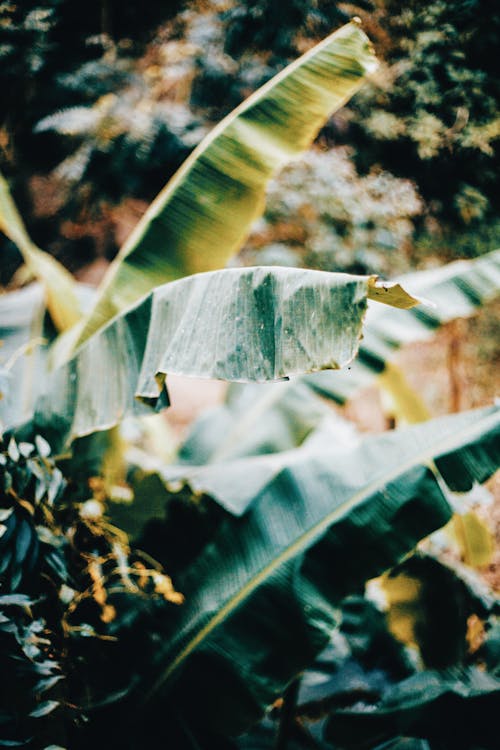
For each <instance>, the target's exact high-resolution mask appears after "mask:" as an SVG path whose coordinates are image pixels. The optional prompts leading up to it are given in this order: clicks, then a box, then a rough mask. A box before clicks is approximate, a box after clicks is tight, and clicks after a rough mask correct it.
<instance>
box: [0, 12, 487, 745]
mask: <svg viewBox="0 0 500 750" xmlns="http://www.w3.org/2000/svg"><path fill="white" fill-rule="evenodd" d="M4 5H5V4H4ZM64 5H65V4H64V3H62V4H57V3H54V4H53V5H52V4H50V8H49V6H47V8H45V10H46V14H45V16H44V18H45V19H46V23H47V29H49V30H50V29H52V28H55V27H57V23H56V21H57V17H58V16H57V14H58V13H59V12H60V11H61V12H62V11H63V10H64ZM319 5H320V6H321V8H320V9H319V11H318V15H317V18H316V22H317V23H318V25H319V26H320V27H321V26H322V24H324V23H325V22H326V21H325V19H326V20H329V19H330V16H329V12H332V11H328V8H327V5H328V4H325V6H324V7H323V4H319ZM92 7H93V6H92ZM103 7H105V9H106V10H107V15H106V14H105V18H104V21H105V23H106V24H107V25H108V26H107V27H108V30H109V33H111V29H112V28H113V24H112V19H113V18H114V13H113V9H114V4H113V3H109V4H104V6H103ZM273 7H274V6H273V4H272V3H258V4H256V5H255V7H254V8H253V7H250V6H245V7H244V9H243V11H242V13H241V14H240V17H239V16H238V14H237V13H236V14H235V13H234V12H229V14H228V18H229V20H230V22H231V24H233V26H232V28H233V31H234V34H233V37H232V41H231V37H230V38H229V40H228V45H231V44H233V45H234V44H236V43H237V39H238V33H237V32H238V28H239V29H240V33H241V31H242V29H243V28H247V27H248V24H247V21H248V19H250V20H251V21H252V23H253V24H254V27H255V34H256V40H257V42H258V43H259V44H267V43H268V42H267V41H266V40H267V39H268V36H266V34H268V33H269V32H270V29H269V28H268V20H269V19H270V18H272V17H273V15H272V13H271V10H272V8H273ZM2 10H4V12H7V13H8V14H10V15H9V23H8V24H7V27H8V28H9V29H10V30H11V31H14V30H15V29H17V28H18V26H17V25H16V24H19V23H21V25H23V24H24V26H25V27H26V29H28V30H29V24H28V25H26V18H25V17H24V16H23V14H22V12H21V11H20V10H18V9H17V8H16V7H15V6H13V7H12V8H11V7H10V6H9V7H5V8H2ZM39 10H40V9H38V11H39ZM295 10H296V13H297V15H298V16H300V17H301V18H302V16H303V15H304V13H305V12H306V9H305V4H302V3H297V4H296V8H295ZM335 12H337V11H336V10H335ZM16 13H17V14H18V15H17V16H16ZM269 14H270V15H269ZM306 15H307V13H306ZM18 16H19V18H18ZM152 16H153V18H156V16H155V14H154V13H153V12H152ZM130 18H131V16H129V15H125V16H124V17H123V19H122V20H123V23H124V24H126V23H128V21H129V19H130ZM54 19H55V20H54ZM292 20H293V19H292ZM330 20H331V19H330ZM143 21H144V23H145V24H147V23H151V24H152V23H153V22H154V21H153V20H148V19H143ZM120 23H121V22H120ZM238 23H240V26H239V27H238ZM50 24H53V25H52V26H51V25H50ZM54 24H55V26H54ZM241 24H242V25H241ZM119 26H120V25H119V24H118V27H119ZM120 33H122V32H120V31H119V30H118V28H117V31H116V34H117V39H118V38H119V36H120ZM282 34H283V39H282V47H283V49H282V54H289V47H287V44H288V43H289V42H286V40H287V39H288V40H290V38H291V32H290V31H289V29H288V27H286V26H285V27H284V28H283V29H282ZM259 40H260V41H259ZM285 42H286V44H285ZM56 49H57V45H56ZM51 50H52V51H53V48H48V49H47V50H46V52H47V54H49V52H51ZM3 54H6V55H7V56H8V55H12V54H14V51H13V49H11V48H10V47H9V48H8V49H7V50H6V51H5V50H4V52H3ZM44 54H45V52H44ZM42 57H43V56H42ZM30 64H31V63H30ZM33 65H34V63H33ZM375 67H376V62H375V58H374V55H373V51H372V49H371V46H370V44H369V42H368V39H367V37H366V36H365V35H364V33H363V32H362V31H361V29H360V28H359V24H358V23H357V22H351V23H349V24H347V25H346V26H344V27H342V28H341V29H340V30H338V31H337V32H335V33H334V34H332V35H331V36H329V37H327V38H326V39H325V40H324V41H323V42H321V43H320V44H318V45H317V46H315V47H312V48H311V49H310V50H308V51H307V52H306V53H305V54H304V55H303V56H302V57H301V58H299V59H298V60H296V61H295V62H293V63H292V64H291V65H289V66H288V67H286V68H284V69H283V70H282V71H281V72H279V73H278V74H277V76H275V77H274V78H272V79H271V80H270V81H269V82H267V83H266V84H264V86H263V87H261V88H260V89H259V90H258V91H257V92H256V93H254V94H252V95H251V96H250V97H249V99H247V100H246V102H245V103H244V104H243V105H240V106H239V107H237V109H236V110H235V111H234V112H232V113H231V114H229V115H228V116H227V117H226V118H225V119H223V120H222V122H221V123H220V124H219V125H218V126H217V127H216V128H215V129H214V130H213V131H212V132H211V133H210V134H208V135H207V136H206V137H205V139H204V140H203V141H202V142H201V143H200V144H199V145H198V146H197V148H196V149H195V150H194V151H193V152H192V154H191V155H190V156H189V157H188V159H187V160H186V162H185V163H184V165H183V166H182V167H181V168H180V169H179V171H178V172H177V173H176V174H175V175H174V177H173V178H172V179H171V180H170V181H169V182H168V183H167V185H166V187H165V188H164V189H163V190H162V191H161V192H160V194H159V196H158V197H157V198H156V199H155V201H154V202H153V203H152V204H151V206H150V208H149V209H148V211H147V212H146V213H145V215H144V217H143V218H142V220H141V221H140V222H139V224H138V226H137V227H136V229H135V230H134V232H133V233H132V235H131V236H130V237H129V239H128V240H127V241H126V242H125V244H124V246H123V247H122V249H121V251H120V252H119V253H118V255H117V257H116V259H115V260H114V261H113V263H112V265H111V266H110V268H109V270H108V273H107V276H106V277H105V278H104V280H103V282H102V284H101V286H100V288H99V289H98V290H97V292H96V293H95V294H94V293H91V292H89V291H88V290H85V289H82V288H80V287H79V286H78V285H76V284H75V283H74V282H73V280H72V279H71V277H70V276H69V274H67V272H65V271H64V269H62V268H61V266H60V264H59V263H58V262H57V261H56V260H55V259H53V258H50V257H49V256H48V255H46V254H45V253H44V252H43V251H42V250H40V249H39V248H38V247H37V246H36V245H35V244H34V243H33V242H32V240H31V239H30V236H29V234H28V232H27V230H26V228H25V226H24V224H23V220H22V219H21V216H20V214H19V212H18V211H17V209H16V205H15V203H14V200H13V199H12V196H11V194H10V192H9V188H8V184H7V182H5V181H4V180H2V182H1V184H0V188H1V192H0V227H1V228H2V230H3V231H4V233H5V234H6V235H7V237H8V238H9V239H10V240H11V241H12V242H13V243H15V244H16V245H17V246H18V248H19V250H20V251H21V253H22V255H23V258H24V261H25V263H26V265H27V266H28V269H29V272H30V274H31V275H32V276H35V277H37V278H38V280H39V283H38V284H33V285H31V286H28V287H27V288H26V289H21V290H19V291H14V292H10V293H9V294H6V295H4V296H2V297H1V298H0V310H1V311H2V318H1V321H2V322H1V326H2V327H1V329H0V335H1V337H2V339H4V340H5V346H4V350H3V351H4V353H5V356H4V359H3V362H2V368H1V370H0V376H1V381H0V387H1V390H2V396H3V398H2V401H1V402H0V407H1V418H2V431H3V438H2V441H1V443H0V447H1V452H0V490H1V494H0V646H1V652H0V661H1V663H2V669H3V673H4V674H5V675H6V679H5V680H4V681H3V684H2V688H1V698H2V704H1V706H0V745H3V746H11V747H12V746H14V747H15V746H18V747H26V748H36V747H43V748H45V749H46V750H49V748H64V747H66V748H72V749H73V748H75V749H76V750H78V749H79V748H87V747H89V746H94V747H96V748H99V747H102V748H104V747H106V748H115V747H116V748H122V747H131V748H140V747H150V746H151V747H153V746H162V745H165V746H167V747H175V748H179V750H191V749H194V750H195V749H196V748H200V747H201V748H204V749H206V750H209V749H210V748H213V747H217V748H221V749H222V750H224V748H229V749H234V748H238V747H241V748H260V747H262V748H270V747H277V748H307V747H312V748H332V749H335V748H337V749H338V750H340V749H341V748H353V749H354V748H358V749H359V750H361V749H362V748H367V749H368V748H380V749H381V748H382V747H384V748H387V747H394V748H396V747H401V748H404V747H411V748H416V747H419V748H421V750H424V748H425V750H427V749H428V748H432V749H434V750H435V749H436V748H451V747H463V748H464V750H465V748H473V747H474V748H477V749H482V750H489V749H490V748H491V749H493V747H495V733H494V726H493V723H494V718H495V714H494V710H493V707H494V705H495V701H496V700H498V692H499V685H500V683H499V680H498V624H497V622H496V620H495V617H496V616H497V615H498V604H497V601H496V600H495V598H494V596H493V594H492V592H491V591H490V590H489V589H488V588H487V587H486V586H485V584H484V581H483V580H482V579H480V577H479V575H478V574H477V572H476V571H475V570H474V569H473V568H472V567H471V566H468V567H467V565H465V562H471V561H473V560H476V561H477V559H478V558H474V555H472V554H470V555H469V556H468V557H467V556H465V555H461V554H460V545H459V542H457V540H456V539H455V541H453V529H455V532H456V531H457V529H458V528H460V530H461V532H462V537H463V538H465V545H468V546H469V548H470V547H471V544H472V542H473V540H474V539H475V538H476V539H477V536H478V535H479V536H481V534H482V535H483V537H484V536H486V537H488V532H487V529H486V527H485V526H484V524H482V523H481V521H480V518H479V517H478V516H476V515H475V514H474V512H473V511H472V510H471V508H470V507H469V500H468V495H464V493H470V492H476V493H477V492H479V490H478V485H479V483H483V482H485V481H487V480H488V479H489V478H490V477H491V476H492V475H493V474H494V472H495V471H496V469H497V468H498V456H499V442H500V409H499V407H498V406H486V407H483V408H481V409H478V410H475V411H471V412H464V413H461V414H454V415H448V416H445V417H441V418H438V419H433V420H429V421H425V416H426V415H425V414H423V412H422V410H421V407H420V405H419V403H418V400H417V397H416V396H415V394H413V393H411V391H410V389H409V388H408V387H406V386H405V384H404V383H403V381H402V380H401V377H400V373H399V372H398V370H397V369H396V367H395V365H394V364H393V362H392V361H391V358H392V355H393V353H394V351H395V350H396V349H397V348H398V347H400V346H401V345H403V344H405V343H408V342H412V341H415V340H418V339H421V338H425V337H428V336H429V332H430V331H431V330H433V329H435V328H437V327H438V326H439V325H441V324H443V323H446V322H447V321H449V320H451V319H453V318H455V317H459V316H468V315H471V314H473V312H474V311H475V310H476V309H477V308H478V307H479V305H481V304H482V303H484V302H486V301H488V300H489V299H491V298H492V297H493V296H494V295H495V294H496V293H497V292H498V288H499V286H500V283H499V276H498V274H499V267H498V263H499V260H498V252H496V253H490V254H487V255H483V256H482V257H480V258H478V259H476V260H474V261H469V262H465V263H462V262H459V263H456V264H451V265H450V266H447V267H444V268H439V269H435V270H433V271H427V272H425V273H424V274H423V275H422V274H419V275H415V276H410V277H408V278H407V279H404V280H402V281H401V283H394V284H393V283H388V282H381V281H378V280H377V279H376V277H374V276H372V275H370V274H369V273H365V274H361V275H352V274H340V273H334V272H332V271H331V270H312V269H304V268H290V267H287V268H278V267H276V266H272V267H250V268H241V267H233V268H228V269H222V268H221V267H222V266H224V265H225V263H226V261H227V260H228V259H229V257H230V256H231V255H232V254H234V253H235V252H237V251H238V250H239V249H240V248H241V246H242V245H243V243H244V241H245V239H246V237H247V235H248V233H249V231H250V228H251V224H252V222H253V221H254V219H256V218H258V217H259V216H260V215H261V214H262V212H263V210H264V192H265V188H266V185H267V183H268V181H269V180H270V178H271V177H272V176H273V175H274V174H275V173H276V172H277V170H278V169H279V168H281V167H282V166H283V165H284V164H285V163H287V162H288V161H290V160H291V159H292V158H295V157H296V156H297V155H298V153H299V152H300V151H303V150H304V149H306V148H308V147H309V146H310V144H311V142H312V141H313V139H314V138H315V136H316V135H317V133H318V132H319V130H320V128H321V127H322V126H323V125H324V124H325V123H326V122H327V120H328V118H329V117H330V116H331V114H332V112H333V111H335V110H336V109H337V108H338V107H340V106H341V105H342V104H343V103H344V102H345V101H346V100H347V99H348V98H349V97H350V96H351V95H352V94H353V93H354V92H355V91H356V90H357V89H358V88H359V87H360V85H361V84H362V82H363V80H364V78H365V76H366V75H367V74H369V73H370V72H372V71H373V70H374V69H375ZM33 69H34V70H36V66H35V68H33ZM65 116H66V117H67V116H68V113H66V115H65ZM78 116H79V117H81V112H80V113H79V114H78ZM54 117H56V116H54ZM42 122H43V120H42ZM61 122H62V120H60V121H59V122H58V121H57V118H56V119H52V121H51V122H50V121H48V120H47V119H45V122H44V124H43V125H39V130H43V129H45V128H47V129H48V128H49V127H52V126H60V124H61ZM214 268H215V269H217V270H212V269H214ZM364 270H366V269H364ZM420 295H422V297H426V298H428V299H429V300H431V301H432V303H433V304H435V305H437V307H436V308H434V307H432V306H429V304H430V303H429V302H426V301H422V300H421V298H420ZM422 305H423V306H422ZM395 308H396V309H395ZM398 308H399V309H398ZM362 336H364V338H362ZM358 352H359V357H358V359H355V357H356V355H357V353H358ZM342 367H344V368H345V367H350V368H351V369H350V370H344V372H345V373H347V374H346V375H344V373H342V372H334V371H333V370H340V368H342ZM311 373H313V374H312V375H311ZM173 374H181V375H184V376H191V377H192V376H197V377H203V378H208V377H212V378H213V377H216V378H219V379H224V380H227V381H231V386H230V388H229V390H228V393H227V397H226V400H225V402H224V404H223V405H222V406H220V407H219V408H218V409H217V410H216V411H215V412H213V413H212V414H211V415H207V416H204V417H202V419H201V420H200V421H199V422H196V423H195V424H194V425H193V426H192V428H191V431H190V433H189V434H188V436H187V439H186V440H185V442H184V444H183V445H182V446H181V447H180V449H179V451H178V455H177V458H176V460H174V461H171V462H170V463H167V462H166V461H164V460H160V458H159V454H160V452H161V448H164V446H161V445H156V446H155V445H154V442H153V444H152V445H153V448H152V450H151V451H149V452H147V451H146V450H145V447H144V446H143V445H141V444H140V442H141V441H139V444H137V443H138V441H137V440H136V441H135V444H134V441H133V440H132V441H130V440H129V441H127V440H126V435H125V434H124V433H122V434H120V432H119V425H120V423H121V422H122V421H123V420H125V419H126V418H128V419H130V418H131V417H132V418H134V420H137V419H138V418H140V417H142V418H144V416H145V415H150V416H149V420H151V419H155V417H151V415H152V414H153V413H154V412H155V411H161V410H162V409H164V408H166V407H168V405H169V402H170V395H169V392H168V379H169V376H170V375H173ZM377 376H378V378H379V381H380V383H381V384H382V385H383V387H385V388H386V389H389V390H390V391H391V394H392V396H393V398H394V400H395V402H397V404H398V409H399V412H398V414H401V416H403V417H405V418H406V421H410V422H411V421H413V422H422V423H421V424H414V425H412V426H410V427H406V428H400V429H398V430H393V431H389V432H386V433H383V434H381V435H376V436H370V437H366V436H363V435H361V434H360V433H359V432H358V431H357V430H356V428H355V427H354V426H353V425H352V424H350V423H347V422H346V421H345V420H344V419H343V418H341V417H340V416H338V415H337V414H336V413H335V412H333V411H332V408H331V405H330V404H328V403H327V402H326V401H325V400H324V399H322V398H320V396H319V395H318V393H321V394H322V395H323V396H324V395H327V396H328V398H329V399H333V400H336V401H339V402H342V401H344V400H345V399H346V398H349V397H351V396H352V394H353V393H354V392H355V391H356V390H357V389H358V388H360V387H363V386H364V384H365V383H366V382H368V381H370V380H372V379H373V378H374V377H377ZM398 378H399V379H398ZM261 381H282V382H268V383H267V384H262V382H261ZM283 381H284V382H283ZM398 399H399V400H398ZM128 424H129V428H130V429H132V431H133V430H134V429H135V430H136V431H139V433H140V430H144V433H145V432H146V431H147V429H148V424H149V425H151V422H148V421H146V422H144V421H143V422H141V423H139V422H137V421H134V422H132V423H131V422H130V421H129V422H128ZM139 424H140V426H138V425H139ZM140 434H141V433H140ZM163 434H164V433H163ZM161 439H163V437H162V438H161ZM127 443H128V444H127ZM456 493H461V495H460V496H458V495H457V494H456ZM454 514H455V515H454ZM457 517H458V518H459V519H460V521H457ZM443 527H445V530H444V531H441V532H439V534H441V536H439V535H437V536H436V534H435V533H433V532H436V530H438V529H441V528H443ZM445 534H448V537H447V539H448V541H446V542H444V541H443V540H444V539H445V538H446V537H445ZM429 535H431V536H429ZM474 535H475V536H474ZM455 537H457V533H455ZM443 547H444V548H445V549H446V552H447V554H446V555H445V556H443V554H442V549H443ZM457 549H458V550H459V554H457ZM479 557H480V556H479ZM460 558H461V559H460ZM436 602H438V603H439V608H438V615H439V616H440V617H442V618H443V620H442V623H441V624H442V629H439V628H438V629H436V628H435V627H434V620H433V618H435V617H436V614H437V610H436ZM430 623H432V624H430ZM11 686H14V687H13V688H12V687H11ZM457 713H458V714H459V717H458V719H457Z"/></svg>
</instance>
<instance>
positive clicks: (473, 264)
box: [307, 250, 500, 403]
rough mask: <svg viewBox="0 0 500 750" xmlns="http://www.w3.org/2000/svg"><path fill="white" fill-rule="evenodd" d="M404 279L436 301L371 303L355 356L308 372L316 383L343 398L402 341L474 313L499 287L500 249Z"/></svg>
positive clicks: (376, 370)
mask: <svg viewBox="0 0 500 750" xmlns="http://www.w3.org/2000/svg"><path fill="white" fill-rule="evenodd" d="M401 283H402V284H403V285H404V286H407V287H408V288H410V289H411V290H412V292H413V293H414V294H416V295H420V296H421V297H423V298H425V299H427V300H429V301H430V302H431V303H433V304H434V307H429V306H426V307H425V308H423V307H419V308H418V309H414V310H405V311H402V312H401V313H399V314H398V315H393V314H392V312H391V311H390V310H388V309H385V308H383V307H380V306H378V305H377V306H375V305H370V307H369V309H368V312H367V316H366V323H365V328H364V335H363V342H362V344H361V346H360V349H359V355H358V357H357V359H356V361H355V362H353V364H352V366H351V368H350V369H349V370H346V371H345V372H340V373H328V372H325V373H317V374H314V375H310V376H308V377H307V382H308V383H309V385H310V386H311V387H312V388H314V389H315V390H317V391H318V392H319V393H321V395H323V396H326V397H328V398H332V399H333V400H335V401H337V402H339V403H344V402H345V401H347V400H348V399H349V398H351V397H352V396H354V394H355V393H356V392H357V391H358V390H359V389H361V388H364V387H366V386H368V385H371V384H372V383H373V380H374V378H376V376H377V375H379V374H380V373H382V372H383V371H384V369H385V367H386V364H387V362H389V360H390V359H391V357H393V356H394V354H395V352H396V350H397V349H399V348H400V347H401V346H404V345H405V344H410V343H412V342H414V341H423V340H426V339H428V338H430V337H431V336H433V334H434V333H435V331H436V329H437V328H439V326H441V325H443V324H445V323H449V322H450V321H451V320H454V319H455V318H466V317H469V316H471V315H474V314H475V313H476V312H477V310H478V308H479V307H481V305H483V304H485V303H486V302H488V301H489V300H491V299H493V298H494V297H496V296H497V295H498V294H499V293H500V250H495V251H493V252H491V253H488V254H486V255H482V256H480V257H479V258H475V259H474V260H459V261H455V262H454V263H450V264H448V265H446V266H442V267H441V268H435V269H432V270H429V271H417V272H415V273H411V274H408V275H406V276H404V277H403V278H402V279H401Z"/></svg>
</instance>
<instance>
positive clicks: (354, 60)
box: [79, 22, 376, 343]
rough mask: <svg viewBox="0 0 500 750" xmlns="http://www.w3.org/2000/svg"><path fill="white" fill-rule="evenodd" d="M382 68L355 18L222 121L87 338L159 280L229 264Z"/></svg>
mask: <svg viewBox="0 0 500 750" xmlns="http://www.w3.org/2000/svg"><path fill="white" fill-rule="evenodd" d="M375 67H376V61H375V58H374V56H373V52H372V49H371V46H370V43H369V41H368V39H367V37H366V36H365V34H364V33H363V32H362V31H361V29H360V28H359V26H358V24H356V23H354V22H353V23H349V24H347V25H346V26H344V27H342V28H341V29H339V30H338V31H336V32H335V33H333V34H332V35H331V36H329V37H327V39H325V40H324V41H323V42H321V43H320V44H318V45H316V46H315V47H313V48H312V49H311V50H310V51H308V52H306V54H304V55H303V56H302V57H300V58H299V59H298V60H296V61H295V62H293V63H292V64H291V65H289V66H288V67H287V68H285V69H284V70H282V71H281V72H280V73H278V75H276V76H275V77H274V78H273V79H271V80H270V81H269V82H268V83H266V84H265V85H264V86H263V87H262V88H261V89H259V90H258V91H256V92H255V93H254V94H252V96H250V97H249V98H248V99H247V100H246V101H245V102H243V104H241V105H240V106H239V107H238V108H237V109H236V110H235V111H234V112H232V113H231V114H230V115H228V116H227V117H226V118H225V119H224V120H223V121H222V122H221V123H220V124H219V125H217V127H216V128H214V130H213V131H212V132H211V133H210V134H209V135H208V136H207V137H206V138H205V139H204V140H203V141H202V142H201V144H200V145H199V146H198V147H197V148H196V149H195V151H194V152H193V153H192V154H191V156H190V157H189V158H188V159H187V160H186V162H185V163H184V164H183V165H182V167H181V168H180V169H179V171H178V172H177V174H176V175H174V177H173V178H172V179H171V180H170V182H169V183H168V184H167V186H166V187H165V188H164V189H163V190H162V192H161V193H160V194H159V195H158V197H157V198H156V200H155V201H154V202H153V203H152V204H151V206H150V208H149V209H148V211H147V212H146V214H145V215H144V217H143V218H142V220H141V221H140V222H139V224H138V225H137V227H136V229H135V230H134V231H133V232H132V234H131V236H130V237H129V239H128V240H127V241H126V243H125V245H124V246H123V248H122V249H121V251H120V253H119V255H118V257H117V258H116V259H115V261H114V262H113V263H112V265H111V268H110V269H109V272H108V274H107V276H106V278H105V280H104V282H103V284H102V287H101V292H100V295H99V299H98V301H97V304H96V306H95V308H94V310H93V311H92V313H91V315H90V316H89V317H88V319H87V320H86V322H85V325H84V328H83V331H82V332H81V335H80V338H79V343H81V342H82V341H84V340H85V339H87V338H88V337H89V336H90V335H91V334H92V333H93V332H94V331H95V330H96V329H97V328H99V327H100V326H102V325H104V324H105V323H106V322H107V321H109V320H110V319H111V318H112V317H114V316H115V315H116V314H117V313H119V312H121V311H122V310H123V309H125V308H126V307H128V306H130V305H131V304H132V303H134V302H136V301H137V300H138V299H139V298H140V297H142V296H143V295H144V294H146V293H147V292H149V291H150V290H151V289H152V288H153V287H155V286H158V285H160V284H163V283H165V282H167V281H171V280H172V279H176V278H178V277H179V276H183V275H186V274H192V273H197V272H200V271H206V270H210V269H214V268H221V267H223V266H225V264H226V262H227V260H228V258H229V257H230V256H231V255H232V254H233V253H234V252H236V250H238V249H239V247H240V246H241V244H242V243H243V241H244V239H245V237H246V236H247V234H248V232H249V229H250V226H251V224H252V222H253V221H254V220H255V219H256V218H257V217H258V216H259V215H260V214H261V213H262V211H263V209H264V193H265V187H266V184H267V182H268V181H269V179H270V178H271V177H272V176H273V175H274V174H275V173H276V172H277V171H278V170H279V169H280V168H281V167H283V166H284V165H285V164H286V163H287V162H289V161H290V160H291V159H293V158H294V157H296V156H297V155H298V154H300V153H301V152H302V151H303V150H304V149H306V148H307V147H308V146H309V145H310V144H311V142H312V141H313V140H314V138H315V137H316V135H317V133H318V131H319V129H320V128H321V127H322V125H324V123H325V122H326V120H327V119H328V117H329V116H330V115H331V114H332V113H333V112H334V111H335V110H336V109H338V108H339V107H341V106H342V105H343V104H344V103H345V102H346V101H347V100H348V99H349V98H350V97H351V96H352V95H353V94H354V93H355V92H356V91H357V89H358V88H359V87H360V86H361V84H362V82H363V79H364V77H365V76H366V74H367V73H369V72H370V71H372V70H374V69H375Z"/></svg>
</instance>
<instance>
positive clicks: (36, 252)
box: [0, 174, 81, 331]
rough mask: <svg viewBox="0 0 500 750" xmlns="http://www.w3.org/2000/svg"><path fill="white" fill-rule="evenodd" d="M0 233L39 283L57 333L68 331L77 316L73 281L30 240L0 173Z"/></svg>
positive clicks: (79, 310) (78, 306)
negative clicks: (6, 238) (8, 241)
mask: <svg viewBox="0 0 500 750" xmlns="http://www.w3.org/2000/svg"><path fill="white" fill-rule="evenodd" d="M0 230H1V231H2V232H4V234H6V235H7V237H8V238H9V239H10V240H12V242H14V243H15V244H16V245H17V247H18V248H19V250H20V251H21V254H22V256H23V259H24V262H25V263H26V265H27V266H28V268H29V269H30V271H31V272H32V273H33V275H34V276H36V277H37V278H38V280H39V281H40V282H41V283H42V284H43V287H44V289H45V296H46V300H47V307H48V309H49V312H50V315H51V318H52V320H53V321H54V325H55V326H56V327H57V329H58V330H59V331H65V330H67V329H68V328H71V326H73V325H74V324H75V323H76V322H77V321H78V320H79V319H80V315H81V309H80V303H79V300H78V297H77V294H76V291H75V281H74V279H73V277H72V276H71V274H70V273H69V271H67V270H66V269H65V268H64V266H62V265H61V264H60V263H59V261H57V260H56V259H55V258H53V257H52V256H51V255H49V254H48V253H45V252H44V251H43V250H40V248H38V247H36V245H35V244H34V243H33V242H32V241H31V239H30V237H29V235H28V233H27V231H26V227H25V226H24V223H23V220H22V219H21V216H20V215H19V212H18V210H17V207H16V205H15V203H14V201H13V199H12V196H11V194H10V191H9V187H8V185H7V182H6V181H5V179H4V177H3V176H2V175H1V174H0Z"/></svg>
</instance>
